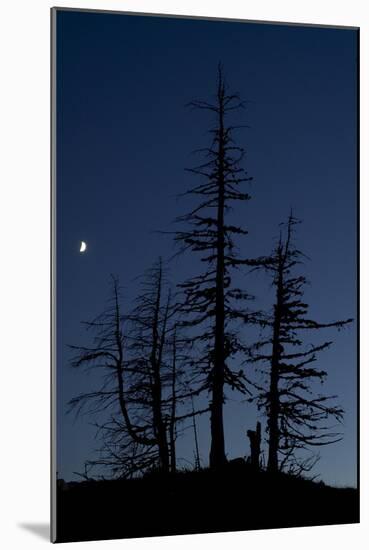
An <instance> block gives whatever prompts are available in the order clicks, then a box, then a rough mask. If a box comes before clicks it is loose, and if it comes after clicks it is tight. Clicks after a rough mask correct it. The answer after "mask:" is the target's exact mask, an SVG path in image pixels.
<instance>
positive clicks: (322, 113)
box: [51, 8, 359, 542]
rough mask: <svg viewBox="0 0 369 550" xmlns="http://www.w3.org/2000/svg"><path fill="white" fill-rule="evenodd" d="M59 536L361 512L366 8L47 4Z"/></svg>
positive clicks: (322, 520) (289, 521)
mask: <svg viewBox="0 0 369 550" xmlns="http://www.w3.org/2000/svg"><path fill="white" fill-rule="evenodd" d="M51 21H52V196H53V200H52V203H53V204H52V241H53V254H52V292H53V310H52V344H53V346H52V347H53V355H52V430H53V431H52V540H53V541H54V542H67V541H84V540H97V539H112V538H128V537H151V536H162V535H181V534H195V533H213V532H221V531H223V532H224V531H246V530H253V529H271V528H286V527H299V526H305V527H306V526H314V525H326V524H331V525H332V524H343V523H356V522H358V521H359V495H358V462H357V461H358V453H357V450H358V432H357V426H358V394H357V388H358V349H357V344H358V336H357V335H358V323H359V319H358V308H357V296H358V272H357V262H358V258H357V254H358V247H357V240H358V235H357V227H358V74H359V69H358V60H359V29H358V28H352V27H332V26H312V25H297V24H282V23H269V22H252V21H235V20H221V19H211V18H209V19H207V18H191V17H174V16H159V15H145V14H128V13H119V12H104V11H89V10H73V9H63V8H55V9H53V10H52V20H51Z"/></svg>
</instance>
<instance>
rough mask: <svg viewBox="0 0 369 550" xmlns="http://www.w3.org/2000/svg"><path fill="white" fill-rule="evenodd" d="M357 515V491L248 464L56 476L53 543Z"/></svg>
mask: <svg viewBox="0 0 369 550" xmlns="http://www.w3.org/2000/svg"><path fill="white" fill-rule="evenodd" d="M357 522H359V494H358V491H357V490H355V489H350V488H347V489H346V488H343V489H342V488H334V487H329V486H327V485H324V484H323V483H319V482H318V483H316V482H312V481H307V480H304V479H297V478H293V477H289V476H287V475H278V476H271V475H270V474H268V473H266V472H255V471H253V470H252V469H251V468H250V467H249V466H248V465H247V464H245V465H229V466H228V467H227V468H226V469H225V470H224V471H222V472H221V473H215V472H211V471H209V470H202V471H200V472H181V473H178V474H176V475H174V476H168V477H163V476H161V475H159V474H156V475H155V474H152V475H151V476H148V477H145V478H141V479H133V480H122V481H83V482H80V483H64V484H63V483H59V488H58V494H57V542H72V541H81V540H97V539H113V538H132V537H150V536H161V535H179V534H194V533H209V532H220V531H244V530H250V529H271V528H281V527H305V526H312V525H327V524H342V523H357Z"/></svg>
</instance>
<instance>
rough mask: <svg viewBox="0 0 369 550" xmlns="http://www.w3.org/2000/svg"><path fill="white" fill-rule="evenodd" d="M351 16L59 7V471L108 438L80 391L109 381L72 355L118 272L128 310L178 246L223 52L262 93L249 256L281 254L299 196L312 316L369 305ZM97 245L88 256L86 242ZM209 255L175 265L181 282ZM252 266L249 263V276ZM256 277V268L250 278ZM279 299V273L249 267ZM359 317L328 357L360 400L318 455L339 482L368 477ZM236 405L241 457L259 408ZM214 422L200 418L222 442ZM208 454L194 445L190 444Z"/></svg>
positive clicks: (250, 285) (349, 396)
mask: <svg viewBox="0 0 369 550" xmlns="http://www.w3.org/2000/svg"><path fill="white" fill-rule="evenodd" d="M356 42H357V35H356V32H355V31H353V30H350V29H333V28H315V27H302V26H295V27H294V26H284V25H271V24H257V23H235V22H228V23H226V22H221V21H205V20H191V19H188V20H186V19H173V18H162V17H147V16H127V15H119V14H106V13H89V12H74V11H58V15H57V110H58V115H57V277H58V281H57V288H58V294H57V308H58V317H57V373H58V470H59V473H60V475H61V476H62V477H64V478H65V479H72V478H74V475H73V472H74V471H82V470H83V463H84V460H85V459H87V458H90V457H91V452H92V450H93V449H94V448H96V447H97V446H98V444H97V442H96V440H94V429H93V428H92V427H91V426H90V425H89V422H90V419H89V418H87V417H85V418H81V419H78V420H76V421H74V419H73V417H72V416H69V415H68V416H67V415H65V408H66V407H65V404H66V402H67V401H68V400H69V399H70V398H71V397H73V396H74V395H76V394H77V393H79V392H81V391H85V390H86V389H87V388H88V387H90V386H91V385H92V384H93V383H94V379H93V377H90V379H89V380H87V379H86V376H85V375H84V374H79V373H77V372H76V371H72V369H71V368H70V367H69V366H68V359H69V357H70V354H69V351H68V349H67V344H80V343H83V342H87V340H86V335H85V332H84V330H83V328H82V327H81V325H80V321H81V320H88V319H90V318H92V317H94V316H95V315H96V314H97V313H99V312H100V311H101V310H102V309H103V308H104V305H105V302H106V298H107V293H108V282H109V274H110V273H115V274H118V275H119V276H120V280H121V284H122V286H123V287H124V288H125V305H126V306H127V307H128V306H129V304H130V302H131V299H132V298H133V297H134V295H135V292H136V290H137V283H136V282H135V281H134V279H135V278H136V277H137V275H140V274H141V273H142V272H143V271H144V269H146V268H147V267H150V265H151V264H152V263H153V261H155V259H156V258H157V257H158V255H159V254H161V255H162V256H164V257H169V256H170V255H171V254H172V253H173V250H174V249H173V244H172V241H171V239H170V238H169V237H165V236H159V235H158V234H157V233H155V230H158V229H162V230H171V229H172V225H171V221H172V220H173V218H174V217H175V216H176V215H178V214H182V213H184V212H186V211H187V209H188V206H189V204H188V203H186V202H183V200H182V199H181V200H180V199H178V198H176V196H177V195H178V194H179V193H182V192H183V191H185V190H186V189H188V188H189V187H190V186H191V185H192V184H194V183H195V181H194V179H193V176H191V174H189V173H186V172H185V171H184V168H185V167H191V166H193V165H194V164H196V162H197V160H198V159H196V157H194V155H193V154H192V153H191V152H192V151H193V150H194V149H196V148H199V147H202V146H205V145H207V140H208V136H207V130H208V128H209V124H210V123H211V119H210V118H209V116H208V115H207V114H206V113H201V112H193V111H190V110H189V109H187V108H186V107H185V105H186V103H188V101H190V100H191V99H194V98H201V99H207V98H211V94H212V93H213V91H214V86H215V79H216V69H217V64H218V61H221V62H222V63H223V65H224V68H225V73H226V77H227V80H228V83H229V85H230V88H231V89H232V90H236V91H238V92H239V93H240V95H241V97H242V98H243V99H246V100H248V101H249V103H248V107H247V110H246V111H245V112H244V113H243V114H242V122H243V123H246V124H248V125H249V126H250V127H249V128H248V129H245V130H243V131H242V133H240V134H239V143H240V144H242V145H244V146H245V147H246V149H247V161H246V163H245V164H246V167H247V169H248V172H249V174H250V175H252V176H253V177H254V181H253V183H252V185H251V187H250V193H251V194H252V197H253V198H252V201H249V202H248V203H247V204H245V205H242V206H241V207H240V208H238V209H237V211H235V213H234V216H233V220H234V221H235V222H238V223H241V224H242V225H244V226H246V227H247V229H248V230H249V236H247V237H245V238H244V239H243V241H242V249H241V251H242V254H243V255H244V256H249V257H253V256H256V255H260V254H264V253H268V252H269V251H270V250H271V247H272V244H273V239H274V237H275V236H276V234H277V233H278V224H279V223H280V222H281V221H284V220H285V219H286V216H287V215H288V213H289V211H290V208H291V207H293V209H294V213H295V215H296V216H297V217H299V218H300V219H302V220H303V224H302V225H301V226H300V227H299V233H298V236H297V237H298V245H299V247H300V248H301V249H302V250H303V251H304V252H305V253H306V254H307V255H308V256H309V258H311V261H308V262H306V265H305V270H306V271H305V274H306V275H307V276H308V278H309V280H310V282H311V285H310V286H309V287H308V289H307V299H308V300H309V303H310V304H311V316H312V317H314V318H316V319H317V320H321V321H330V320H336V319H344V318H348V317H354V318H356V177H357V173H356V148H357V126H356V124H357V119H356V116H357V104H356V94H357V90H356V84H357V74H356V55H357V46H356ZM81 240H85V241H86V242H87V245H88V250H87V252H86V253H85V254H80V253H79V251H78V250H79V242H80V241H81ZM197 262H198V259H197V258H191V257H187V258H183V259H180V260H178V261H177V262H175V263H174V264H173V265H172V275H173V277H172V278H173V281H174V282H178V281H179V280H181V279H182V278H184V277H185V276H187V275H188V274H193V273H195V272H196V270H197V265H198V263H197ZM240 277H241V275H240ZM242 277H243V276H242ZM240 280H241V281H242V284H243V286H247V289H248V290H250V291H251V292H252V293H254V294H255V295H257V297H258V299H259V302H260V303H261V304H263V305H264V304H265V305H266V304H268V303H270V299H271V295H270V289H269V286H268V285H269V281H267V280H266V279H265V278H264V277H261V276H255V275H253V276H251V277H248V278H244V277H243V278H242V279H240ZM356 329H357V326H356V323H355V324H354V325H353V326H351V327H350V328H349V329H347V330H344V331H342V332H340V333H337V334H336V333H334V332H333V333H328V332H327V333H326V334H324V335H322V338H321V339H323V340H325V339H330V338H334V340H335V344H334V346H333V347H332V349H331V350H329V351H328V352H326V353H325V354H322V355H321V358H320V366H321V367H322V368H324V369H325V370H327V371H328V380H327V383H326V391H327V392H328V393H332V394H338V395H339V396H340V403H341V404H342V405H343V407H344V408H345V410H346V416H345V423H344V427H343V431H344V439H343V441H342V442H340V443H338V444H336V445H334V446H330V447H327V448H323V449H322V451H321V461H320V462H319V463H318V465H317V467H316V471H317V472H320V473H321V475H322V479H324V480H325V481H327V482H330V483H334V484H339V485H344V484H349V485H354V484H355V482H356V369H357V367H356ZM232 399H233V400H230V401H229V402H228V404H227V406H226V409H225V411H226V412H225V425H226V439H227V451H228V454H229V456H230V457H234V456H241V455H245V454H246V453H247V454H248V452H249V448H248V441H247V440H246V437H245V432H246V430H247V429H249V428H253V427H254V425H255V422H256V411H255V410H254V408H253V406H251V405H247V404H246V405H245V404H239V403H238V402H237V401H238V398H237V397H236V396H232ZM208 428H209V426H208V419H207V418H203V419H202V420H201V421H200V423H199V432H200V450H201V455H202V457H203V459H204V460H205V461H207V457H208V447H209V433H208V432H209V429H208ZM180 454H181V455H182V456H183V458H187V459H189V460H192V458H193V443H192V440H191V439H190V438H189V437H187V438H184V440H183V441H182V442H181V444H180Z"/></svg>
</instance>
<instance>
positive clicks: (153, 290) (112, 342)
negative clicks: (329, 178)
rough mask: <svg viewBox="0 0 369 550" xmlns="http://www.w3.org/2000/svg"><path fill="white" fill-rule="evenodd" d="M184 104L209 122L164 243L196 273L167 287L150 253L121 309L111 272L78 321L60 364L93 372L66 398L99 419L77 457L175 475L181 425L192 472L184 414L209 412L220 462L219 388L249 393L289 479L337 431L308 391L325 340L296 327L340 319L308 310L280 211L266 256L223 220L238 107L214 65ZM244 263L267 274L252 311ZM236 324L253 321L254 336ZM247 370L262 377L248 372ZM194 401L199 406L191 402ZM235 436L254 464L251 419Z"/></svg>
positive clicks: (241, 177) (238, 175) (236, 185)
mask: <svg viewBox="0 0 369 550" xmlns="http://www.w3.org/2000/svg"><path fill="white" fill-rule="evenodd" d="M190 106H191V107H192V108H194V109H197V110H200V111H206V112H208V113H210V114H211V116H212V118H213V126H212V127H211V128H210V130H209V132H210V140H209V145H208V146H207V147H205V148H203V149H200V150H199V151H198V153H199V154H200V155H201V156H202V159H203V160H202V161H201V162H200V163H199V164H198V165H197V166H195V167H193V168H190V169H188V173H189V174H191V175H192V176H194V177H196V178H198V180H199V182H198V183H197V184H195V185H194V186H192V187H191V188H190V189H189V190H188V191H186V192H184V193H183V197H184V198H187V199H189V200H190V201H192V207H191V209H190V210H189V212H188V213H186V214H184V215H182V216H178V217H177V218H176V220H175V222H176V224H177V226H176V227H177V229H176V230H175V231H174V232H173V234H174V241H175V243H176V244H177V245H178V247H179V251H178V253H180V254H187V255H191V257H192V258H197V260H198V262H197V264H195V262H193V264H195V265H198V271H197V272H196V273H194V274H193V275H192V276H191V277H190V278H188V279H186V280H181V281H180V282H178V283H177V286H176V289H175V290H173V288H171V286H170V284H169V283H168V281H167V276H166V269H164V263H163V261H162V260H161V259H159V260H158V261H157V263H156V264H155V265H154V266H153V267H152V268H151V269H149V270H148V271H147V272H146V274H145V275H144V277H143V279H142V284H141V292H140V294H139V295H138V296H137V297H136V300H135V304H134V306H133V308H132V310H131V311H129V312H128V311H123V310H122V306H121V297H120V288H119V281H118V279H117V278H112V291H111V301H110V303H109V304H108V307H107V309H106V310H105V311H104V312H103V313H102V314H101V315H99V316H98V317H97V318H96V319H95V320H93V321H92V322H89V323H86V328H87V329H88V330H89V331H92V332H93V333H94V336H93V339H92V344H91V346H90V347H80V346H77V347H76V346H74V347H72V348H73V350H74V358H73V360H72V365H73V367H75V368H85V369H86V371H88V372H90V371H91V370H95V369H96V370H98V371H99V373H100V377H99V380H101V386H100V387H99V388H98V389H97V390H96V391H93V392H90V393H88V392H84V393H82V394H80V395H78V396H76V397H75V398H73V399H72V400H71V402H70V406H71V408H72V409H76V411H77V412H81V411H86V412H88V413H91V414H94V415H96V416H97V417H98V418H100V419H103V420H102V421H99V422H97V423H96V429H97V430H98V433H99V435H100V436H101V438H102V441H103V445H102V448H101V450H100V453H99V456H98V458H96V459H94V460H91V461H89V462H88V465H89V466H91V467H92V466H100V467H103V468H105V469H108V470H110V471H111V472H112V473H113V475H114V476H119V477H130V476H135V475H139V474H145V473H146V472H147V471H149V470H153V469H155V470H158V471H160V472H162V473H170V472H171V473H174V472H176V469H177V464H178V456H177V452H176V442H177V439H178V437H180V436H181V434H182V433H183V431H184V430H186V429H188V428H191V429H192V430H193V434H194V448H195V468H196V469H199V468H200V466H201V464H200V455H199V447H198V439H197V425H196V419H197V417H198V415H201V414H209V416H210V453H209V466H210V468H211V469H213V470H218V469H221V468H223V467H224V466H225V464H226V463H227V453H226V445H225V434H224V422H223V413H224V406H225V403H226V398H227V395H228V391H229V390H233V391H236V392H239V393H240V394H241V396H242V395H243V396H245V395H247V401H256V402H257V405H258V407H259V410H261V411H262V412H263V413H264V414H265V416H266V434H267V446H268V461H267V468H268V470H270V471H271V472H277V471H280V470H284V471H289V472H292V473H294V474H298V475H299V474H301V473H303V472H304V471H307V470H309V469H311V468H312V466H313V465H314V461H315V458H312V457H311V456H308V458H303V457H305V456H306V455H304V453H303V451H306V450H310V449H312V448H314V447H317V446H321V445H326V444H330V443H333V442H335V441H337V440H338V439H339V438H340V435H339V432H337V430H336V428H334V427H331V425H330V424H331V421H333V422H334V423H335V424H337V423H339V422H340V421H341V420H342V418H343V410H342V409H341V408H340V407H339V406H338V405H336V404H335V396H326V395H323V394H321V393H320V392H319V391H317V390H316V388H315V386H316V383H317V382H323V381H324V379H325V378H326V375H327V373H326V372H325V371H324V370H322V369H320V368H317V367H315V366H314V364H315V363H316V362H317V360H318V357H319V354H320V352H323V351H324V350H327V349H328V348H329V347H330V346H331V345H332V341H324V342H323V343H320V344H316V345H310V346H309V344H308V342H307V338H306V336H307V334H308V333H309V332H312V331H313V332H317V331H319V330H321V329H327V328H336V329H341V328H342V327H344V326H346V325H347V324H349V323H350V322H351V321H352V319H347V320H344V321H334V322H329V323H320V322H317V321H314V320H312V319H310V318H309V316H308V309H309V306H308V304H306V303H305V301H304V287H305V285H306V283H307V280H306V278H305V276H304V275H303V274H301V273H300V271H301V270H302V267H303V259H304V255H303V253H302V252H301V251H300V250H299V249H298V248H297V247H296V245H295V242H294V241H295V239H294V228H295V226H296V224H297V223H298V220H297V219H295V218H294V216H293V215H292V214H291V215H290V217H289V219H288V222H287V224H286V225H285V226H284V227H283V229H282V230H281V234H280V238H279V241H278V243H277V245H276V246H275V248H274V250H273V251H272V253H271V254H270V255H267V256H260V257H258V258H250V257H245V256H244V255H242V254H241V252H240V250H242V249H243V248H242V242H243V240H244V239H245V238H246V237H247V235H248V230H247V229H246V227H243V226H240V225H235V224H234V223H232V212H233V210H234V209H236V207H237V205H241V204H243V203H244V204H246V203H248V202H249V201H250V199H251V196H250V194H249V185H250V182H251V180H252V177H250V176H249V175H248V173H247V171H246V170H245V169H244V167H243V164H244V160H245V150H244V149H243V148H242V147H240V146H239V145H237V141H236V133H237V131H238V130H239V129H242V128H243V127H244V125H243V124H240V123H238V122H234V121H235V120H236V118H237V115H238V113H239V111H241V110H242V109H243V108H244V107H245V103H244V102H242V100H241V99H240V97H239V95H238V94H235V93H230V91H229V89H228V86H227V84H226V82H225V79H224V74H223V70H222V68H221V66H219V67H218V78H217V87H216V93H215V96H214V98H213V101H211V102H208V101H193V102H191V103H190ZM250 269H251V270H257V271H259V272H260V273H261V272H265V273H266V274H267V276H270V277H271V281H272V285H273V289H274V292H275V294H274V296H275V297H274V304H273V306H272V308H271V310H270V311H269V312H268V311H262V310H258V309H257V308H256V307H255V300H254V297H253V295H252V293H250V292H249V290H248V289H246V288H240V287H239V286H238V285H236V284H235V283H234V279H235V278H234V276H233V275H234V272H235V270H238V271H241V272H244V273H245V278H244V279H245V281H246V274H247V271H249V270H250ZM251 304H252V305H253V307H251ZM248 326H254V327H255V326H257V327H260V328H261V335H260V338H259V339H258V340H257V341H256V342H255V341H251V337H250V336H248V330H247V327H248ZM259 370H261V374H262V381H261V380H259V378H257V377H255V373H256V372H258V371H259ZM198 396H201V399H199V400H197V397H198ZM195 401H196V402H197V403H199V402H201V403H206V404H205V405H204V406H203V407H202V408H201V407H200V406H199V405H198V404H197V406H196V403H195ZM248 433H249V437H250V441H251V439H252V441H253V446H252V453H251V454H252V462H253V464H254V465H257V466H258V467H259V464H260V458H259V457H260V444H261V428H260V423H258V425H257V430H256V432H253V431H251V430H249V432H248ZM314 456H315V455H314ZM86 475H87V474H86Z"/></svg>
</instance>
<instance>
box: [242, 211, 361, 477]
mask: <svg viewBox="0 0 369 550" xmlns="http://www.w3.org/2000/svg"><path fill="white" fill-rule="evenodd" d="M297 223H298V220H296V219H295V218H294V217H293V215H292V213H291V215H290V217H289V219H288V223H287V224H286V230H285V236H284V237H283V236H282V233H281V234H280V238H279V242H278V244H277V246H276V247H275V249H274V250H273V253H272V254H271V256H269V257H265V258H260V259H259V260H258V261H256V262H255V265H256V269H261V268H262V269H265V270H266V271H267V272H268V273H270V275H271V276H272V281H273V283H272V284H273V287H274V289H275V301H274V305H273V310H272V312H271V313H270V314H269V315H267V316H266V318H265V319H264V320H263V322H262V324H263V326H264V327H266V328H267V330H268V332H269V334H268V336H267V337H266V338H265V339H262V340H260V341H259V342H258V343H257V344H256V345H255V346H254V353H253V361H255V362H260V363H263V364H265V365H266V366H267V371H266V374H267V380H268V384H267V386H266V387H260V386H257V387H258V390H259V395H258V398H257V399H258V403H259V407H261V408H262V409H263V410H264V411H265V412H266V414H267V419H268V424H267V429H268V436H269V445H268V470H269V471H271V472H277V471H278V470H281V469H288V470H289V471H290V472H292V473H301V472H302V471H304V470H308V469H310V468H311V467H312V465H313V464H314V456H311V459H309V458H308V459H303V458H301V451H302V450H307V449H311V448H313V447H318V446H321V445H328V444H330V443H333V442H336V441H338V440H339V439H340V434H339V433H338V432H336V431H332V430H333V428H330V427H329V426H327V424H326V422H325V421H326V420H327V419H328V418H331V419H333V420H334V421H336V422H340V421H341V419H342V417H343V410H342V409H341V408H340V407H339V406H336V405H334V399H335V397H336V396H326V395H322V394H321V393H315V392H314V387H313V384H314V382H321V383H322V382H323V381H324V379H325V378H326V376H327V373H326V372H325V371H324V370H321V369H319V368H316V367H314V366H313V363H315V362H316V361H317V359H318V354H319V353H320V352H322V351H324V350H327V349H328V348H329V347H330V346H331V345H332V341H325V342H323V343H319V344H314V345H306V344H305V340H306V335H307V333H308V332H311V331H313V332H316V331H319V330H321V329H329V328H336V329H341V328H342V327H344V326H345V325H347V324H349V323H351V322H352V319H347V320H345V321H334V322H330V323H321V322H317V321H315V320H312V319H310V317H309V316H308V309H309V306H308V304H307V303H305V302H304V299H303V296H304V286H305V285H306V283H307V280H306V278H305V276H303V275H300V274H298V268H299V266H300V265H301V264H302V262H303V258H304V256H303V253H302V252H301V251H300V250H298V249H297V248H296V246H295V245H294V242H293V228H294V226H295V225H296V224H297ZM264 350H265V351H264ZM264 372H265V371H264ZM299 457H300V458H299Z"/></svg>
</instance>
